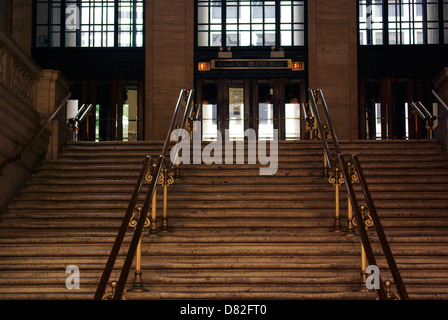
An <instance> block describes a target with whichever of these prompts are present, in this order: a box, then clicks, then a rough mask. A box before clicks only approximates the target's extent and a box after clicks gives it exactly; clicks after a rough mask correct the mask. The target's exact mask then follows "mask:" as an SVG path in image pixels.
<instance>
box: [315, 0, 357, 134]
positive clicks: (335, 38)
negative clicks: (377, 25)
mask: <svg viewBox="0 0 448 320" xmlns="http://www.w3.org/2000/svg"><path fill="white" fill-rule="evenodd" d="M356 24H357V10H356V1H352V0H340V1H328V0H316V1H308V56H309V73H308V76H309V87H310V88H312V89H322V91H323V93H324V95H325V99H326V101H327V104H328V109H329V111H330V116H331V117H332V120H333V124H334V127H335V131H336V135H337V136H338V138H339V139H343V140H350V139H357V138H358V72H357V41H358V40H357V33H356V32H357V31H356V30H357V27H356Z"/></svg>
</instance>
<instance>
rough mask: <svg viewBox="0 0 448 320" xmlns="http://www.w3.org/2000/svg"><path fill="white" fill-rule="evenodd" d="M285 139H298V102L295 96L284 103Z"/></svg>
mask: <svg viewBox="0 0 448 320" xmlns="http://www.w3.org/2000/svg"><path fill="white" fill-rule="evenodd" d="M285 139H286V140H298V139H300V104H299V101H298V99H295V98H294V99H291V101H290V102H289V103H285Z"/></svg>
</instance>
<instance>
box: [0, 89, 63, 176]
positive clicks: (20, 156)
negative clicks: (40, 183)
mask: <svg viewBox="0 0 448 320" xmlns="http://www.w3.org/2000/svg"><path fill="white" fill-rule="evenodd" d="M70 96H71V93H70V92H69V93H68V94H67V95H66V96H65V98H64V99H62V101H61V102H60V103H59V105H58V106H57V108H56V110H55V111H54V112H53V113H52V114H51V115H50V116H49V117H48V119H47V120H46V121H45V122H44V123H43V124H42V125H41V127H40V128H39V130H38V131H37V132H36V133H35V134H34V135H33V137H32V138H31V139H30V140H29V141H28V143H27V144H26V145H25V146H24V147H23V148H22V150H20V152H19V153H18V154H17V155H15V156H13V157H11V158H9V159H6V160H5V161H3V163H2V164H1V165H0V176H2V175H3V170H4V169H5V168H6V166H7V165H8V164H11V163H13V162H16V161H18V160H20V159H22V157H23V155H24V154H25V153H26V152H27V151H28V149H29V148H31V146H32V145H33V143H34V142H35V141H36V139H37V138H38V137H39V136H40V135H41V134H42V133H43V132H44V131H45V129H47V127H48V125H49V124H50V122H51V121H52V120H53V119H54V117H56V115H57V114H58V113H59V111H61V110H62V107H63V106H64V105H65V104H66V103H67V100H68V99H69V98H70Z"/></svg>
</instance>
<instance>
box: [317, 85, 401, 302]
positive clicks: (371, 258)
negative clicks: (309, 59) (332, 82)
mask: <svg viewBox="0 0 448 320" xmlns="http://www.w3.org/2000/svg"><path fill="white" fill-rule="evenodd" d="M314 92H316V93H317V95H318V96H319V98H320V101H321V102H322V103H321V105H322V108H323V110H324V113H325V117H326V121H327V125H328V128H329V130H330V133H331V137H332V140H333V144H334V148H335V151H336V161H333V162H331V155H330V152H329V144H328V141H327V139H326V134H327V133H326V132H325V131H324V130H323V124H322V119H321V117H320V114H319V110H318V108H317V104H316V101H315V97H314ZM309 94H310V100H311V102H312V103H311V107H312V108H313V112H314V115H315V117H316V119H317V124H318V125H317V128H318V130H319V133H320V136H321V139H322V144H323V146H324V151H325V155H326V158H327V159H328V165H329V167H330V169H331V170H336V168H339V169H340V170H341V172H342V174H343V177H344V182H345V186H346V189H347V193H348V195H349V198H350V202H351V204H352V208H353V213H354V216H355V219H356V222H357V223H356V225H357V227H358V231H359V235H360V238H361V242H362V245H363V247H364V251H365V254H366V258H367V261H368V262H369V264H370V265H376V260H375V255H374V253H373V250H372V246H371V244H370V240H369V236H368V234H367V232H366V230H365V226H364V221H363V219H362V216H361V213H360V212H359V207H358V201H357V198H356V194H355V191H354V188H353V184H352V180H351V177H350V175H349V173H348V170H347V162H346V161H345V159H344V155H343V153H342V151H341V148H340V144H339V141H338V138H337V136H336V134H335V131H334V127H333V125H332V122H331V117H330V113H329V112H328V105H327V103H326V101H325V98H324V95H323V93H322V90H320V89H318V90H316V91H313V90H311V89H310V90H309ZM352 160H353V163H354V165H355V168H356V171H357V173H358V175H359V177H360V178H359V180H360V183H361V186H362V189H363V193H364V197H365V200H366V202H367V206H368V208H369V210H371V211H370V214H371V216H372V220H373V222H374V224H375V230H376V232H377V235H378V238H379V240H380V243H381V245H382V249H383V252H384V254H385V256H386V260H387V263H388V266H389V270H390V271H391V273H392V276H393V278H394V281H395V283H396V285H397V289H398V291H399V295H400V298H401V299H403V300H407V299H409V297H408V294H407V292H406V288H405V286H404V284H403V281H402V278H401V276H400V272H399V270H398V267H397V265H396V263H395V259H394V257H393V254H392V251H391V250H390V246H389V243H388V241H387V238H386V236H385V234H384V231H383V228H382V226H381V221H380V218H379V216H378V214H377V212H376V208H375V206H374V203H373V200H372V197H371V194H370V192H369V189H368V186H367V182H366V180H365V176H364V173H363V171H362V168H361V165H360V163H359V160H358V157H357V155H352ZM376 292H377V295H378V298H379V299H380V300H387V299H388V296H387V294H386V291H385V289H384V285H383V283H382V281H380V287H379V289H376Z"/></svg>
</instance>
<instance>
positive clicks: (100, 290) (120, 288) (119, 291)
mask: <svg viewBox="0 0 448 320" xmlns="http://www.w3.org/2000/svg"><path fill="white" fill-rule="evenodd" d="M186 95H187V96H188V97H187V103H188V104H187V105H186V106H185V108H186V109H188V108H189V106H190V104H191V101H192V97H193V95H194V90H190V91H187V90H185V89H182V90H181V92H180V95H179V99H178V101H177V104H176V108H175V110H174V113H173V117H172V120H171V124H170V127H169V130H168V134H167V137H166V139H165V143H164V145H163V149H162V153H161V154H160V156H159V158H158V160H157V164H156V166H155V168H154V170H153V172H152V179H151V183H150V186H149V189H148V193H147V194H146V197H145V201H144V204H143V208H142V210H141V214H140V217H139V219H138V221H137V224H136V226H135V229H134V235H133V237H132V240H131V243H130V245H129V249H128V251H127V254H126V258H125V261H124V264H123V268H122V269H121V273H120V277H119V280H118V282H117V284H116V287H115V290H114V297H113V299H115V300H120V299H121V298H122V296H123V293H124V289H125V286H126V281H127V278H128V276H129V272H130V269H131V265H132V262H133V259H134V256H135V253H136V251H137V246H138V244H139V242H140V239H141V236H142V233H143V229H144V226H145V222H146V219H147V216H148V214H149V209H150V206H151V203H152V200H153V197H154V194H155V192H156V187H157V182H158V180H159V176H160V174H161V171H162V167H163V166H165V167H166V169H168V170H171V169H170V167H171V166H172V163H170V162H171V161H169V162H168V159H166V152H167V150H168V144H169V142H170V136H171V132H172V131H173V129H174V126H175V124H176V122H177V119H178V116H179V112H180V108H181V105H182V103H183V101H184V100H185V96H186ZM186 114H188V113H187V111H186ZM182 122H183V123H182V126H185V124H186V122H184V121H182ZM167 162H168V163H167ZM148 166H149V160H148V157H147V161H145V164H144V166H143V167H142V169H141V171H140V176H139V180H138V182H137V185H136V187H135V190H134V193H133V196H132V199H131V202H130V203H129V206H128V210H127V211H126V214H125V217H124V218H123V221H122V224H121V227H120V230H119V233H118V235H117V238H116V240H115V243H114V246H113V248H112V250H111V253H110V255H109V258H108V262H107V264H106V267H105V269H104V271H103V274H102V276H101V279H100V283H99V285H98V287H97V290H96V293H95V296H94V299H95V300H100V299H102V298H103V296H104V293H105V290H106V285H107V283H108V281H109V278H110V275H111V273H112V270H113V267H114V264H115V261H116V259H117V257H118V253H119V250H120V248H121V246H122V244H123V240H124V235H125V234H126V230H127V228H128V224H129V221H130V219H131V217H132V210H134V208H135V204H136V201H137V199H138V196H139V194H140V190H141V184H142V182H143V177H144V175H145V172H146V171H147V170H148Z"/></svg>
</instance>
